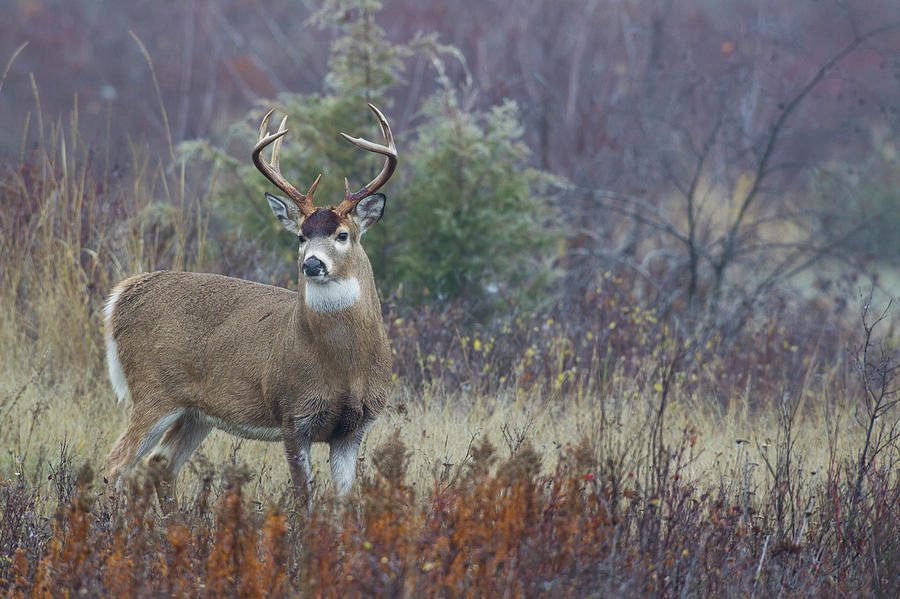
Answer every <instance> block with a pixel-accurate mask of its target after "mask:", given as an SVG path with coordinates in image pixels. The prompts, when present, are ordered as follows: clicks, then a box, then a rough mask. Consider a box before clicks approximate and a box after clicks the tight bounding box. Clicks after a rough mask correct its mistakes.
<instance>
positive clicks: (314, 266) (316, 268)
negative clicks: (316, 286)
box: [303, 256, 328, 277]
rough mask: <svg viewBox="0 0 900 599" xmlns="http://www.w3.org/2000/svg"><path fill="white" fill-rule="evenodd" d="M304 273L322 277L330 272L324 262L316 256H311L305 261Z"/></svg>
mask: <svg viewBox="0 0 900 599" xmlns="http://www.w3.org/2000/svg"><path fill="white" fill-rule="evenodd" d="M303 274H305V275H306V276H307V277H320V276H322V275H325V274H328V273H327V272H326V269H325V263H324V262H322V261H321V260H319V259H318V258H316V257H315V256H310V257H309V258H307V259H306V261H305V262H304V263H303Z"/></svg>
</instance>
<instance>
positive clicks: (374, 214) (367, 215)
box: [350, 193, 387, 235]
mask: <svg viewBox="0 0 900 599" xmlns="http://www.w3.org/2000/svg"><path fill="white" fill-rule="evenodd" d="M386 200H387V198H386V197H384V194H383V193H374V194H372V195H370V196H366V197H364V198H363V199H361V200H360V201H359V203H358V204H357V205H356V207H355V208H354V209H353V212H351V213H350V218H352V219H353V222H355V223H356V226H358V227H359V234H360V235H362V234H363V233H365V232H366V231H368V230H369V228H370V227H371V226H372V225H374V224H375V223H377V222H378V221H379V220H381V217H382V216H384V203H385V201H386Z"/></svg>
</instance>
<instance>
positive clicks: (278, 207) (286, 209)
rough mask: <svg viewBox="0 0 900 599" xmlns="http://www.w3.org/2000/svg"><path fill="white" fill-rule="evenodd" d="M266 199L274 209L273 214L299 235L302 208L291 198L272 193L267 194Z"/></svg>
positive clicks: (284, 225) (285, 226)
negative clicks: (283, 197) (285, 198)
mask: <svg viewBox="0 0 900 599" xmlns="http://www.w3.org/2000/svg"><path fill="white" fill-rule="evenodd" d="M266 200H268V201H269V208H271V209H272V214H274V215H275V218H277V219H278V222H280V223H281V226H282V227H284V228H285V229H287V230H288V231H290V232H291V233H293V234H294V235H299V234H300V228H299V227H298V226H297V223H298V222H299V221H300V209H299V208H297V206H296V205H295V204H294V203H293V202H291V201H290V200H284V199H282V198H279V197H278V196H273V195H272V194H271V193H267V194H266Z"/></svg>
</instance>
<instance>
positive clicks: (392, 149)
mask: <svg viewBox="0 0 900 599" xmlns="http://www.w3.org/2000/svg"><path fill="white" fill-rule="evenodd" d="M369 108H371V109H372V112H374V113H375V116H377V117H378V122H379V124H380V125H381V133H382V134H383V135H384V140H385V142H387V145H386V146H382V145H380V144H375V143H372V142H371V141H366V140H365V139H362V138H360V137H350V136H349V135H347V134H346V133H341V136H342V137H343V138H344V139H346V140H347V141H349V142H350V143H352V144H354V145H356V146H359V147H360V148H362V149H363V150H368V151H369V152H375V153H377V154H382V155H383V156H385V161H384V168H383V169H381V172H380V173H378V176H377V177H375V178H374V179H372V181H371V182H370V183H369V184H368V185H366V186H364V187H363V188H362V189H360V190H359V191H357V192H356V193H350V182H349V181H347V179H346V177H345V178H344V189H345V190H346V195H345V198H344V201H343V202H341V204H340V206H338V207H337V209H336V210H335V212H337V213H338V214H339V215H341V216H346V215H347V214H349V213H350V211H351V210H353V209H354V208H355V207H356V205H357V204H358V203H359V201H360V200H362V199H363V198H364V197H366V196H368V195H371V194H373V193H375V192H376V191H377V190H378V189H379V188H380V187H381V186H382V185H384V184H385V183H387V181H388V179H390V178H391V175H393V174H394V169H395V168H397V147H396V146H395V145H394V136H393V134H391V126H390V125H388V122H387V119H386V118H384V115H383V114H382V113H381V111H380V110H378V109H377V108H375V107H374V106H373V105H371V104H369Z"/></svg>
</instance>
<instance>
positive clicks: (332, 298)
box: [306, 278, 359, 312]
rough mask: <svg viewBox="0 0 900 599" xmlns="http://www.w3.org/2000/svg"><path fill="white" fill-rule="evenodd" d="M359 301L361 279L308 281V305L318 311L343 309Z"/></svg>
mask: <svg viewBox="0 0 900 599" xmlns="http://www.w3.org/2000/svg"><path fill="white" fill-rule="evenodd" d="M358 301H359V281H358V280H356V279H355V278H353V279H339V280H331V281H328V282H327V283H313V282H311V281H307V283H306V305H307V306H309V307H310V308H312V309H313V310H315V311H316V312H334V311H335V310H343V309H344V308H349V307H350V306H352V305H353V304H355V303H356V302H358Z"/></svg>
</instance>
